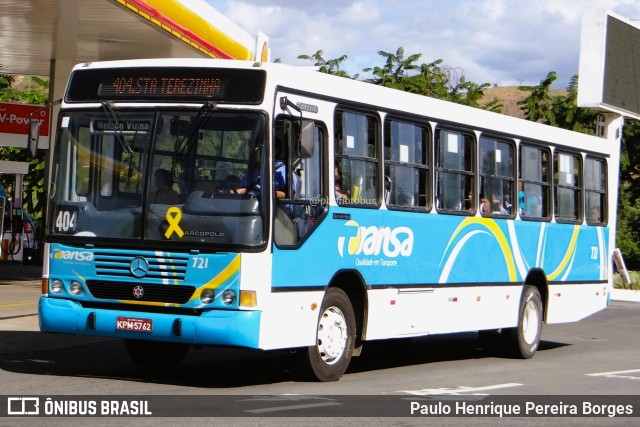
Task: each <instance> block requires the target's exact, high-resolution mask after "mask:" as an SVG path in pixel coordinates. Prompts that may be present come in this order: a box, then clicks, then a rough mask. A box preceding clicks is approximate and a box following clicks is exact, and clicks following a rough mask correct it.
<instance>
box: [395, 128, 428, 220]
mask: <svg viewBox="0 0 640 427" xmlns="http://www.w3.org/2000/svg"><path fill="white" fill-rule="evenodd" d="M428 147H429V133H428V131H427V129H426V128H425V127H423V126H418V125H415V124H411V123H406V122H400V121H396V120H389V121H387V122H386V124H385V147H384V148H385V166H384V174H385V200H386V202H387V204H388V205H389V206H392V207H395V208H426V207H427V204H428V202H429V200H430V199H431V197H430V195H429V194H428V189H429V187H430V186H429V184H428V182H429V175H430V174H429V162H428V158H429V148H428Z"/></svg>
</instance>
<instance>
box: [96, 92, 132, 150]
mask: <svg viewBox="0 0 640 427" xmlns="http://www.w3.org/2000/svg"><path fill="white" fill-rule="evenodd" d="M102 109H103V110H104V112H105V114H106V115H107V118H108V119H109V121H113V123H114V124H115V131H114V134H115V136H116V138H118V142H120V145H121V146H122V149H123V150H124V151H125V152H127V153H129V154H132V153H133V148H131V146H130V145H129V143H128V142H127V141H125V139H124V134H123V133H122V129H121V128H120V123H119V122H118V117H116V112H115V111H114V109H113V104H112V102H111V101H105V102H103V103H102Z"/></svg>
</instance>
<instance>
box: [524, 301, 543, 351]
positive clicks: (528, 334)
mask: <svg viewBox="0 0 640 427" xmlns="http://www.w3.org/2000/svg"><path fill="white" fill-rule="evenodd" d="M539 324H540V321H539V317H538V307H537V306H536V303H535V302H534V301H533V300H529V301H527V305H526V306H525V308H524V315H523V316H522V335H523V337H524V340H525V341H526V342H527V344H533V343H534V342H535V340H536V337H537V336H538V325H539Z"/></svg>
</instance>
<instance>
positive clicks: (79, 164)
mask: <svg viewBox="0 0 640 427" xmlns="http://www.w3.org/2000/svg"><path fill="white" fill-rule="evenodd" d="M58 139H59V141H58V144H57V145H56V150H57V151H56V153H55V154H54V163H53V170H52V186H51V192H50V207H49V215H50V216H51V217H50V220H49V229H48V233H49V236H50V237H51V238H52V240H56V239H59V240H60V241H68V240H69V239H74V240H77V239H81V240H82V239H85V240H86V239H88V240H89V241H91V243H93V242H94V241H95V240H96V239H99V238H107V239H126V240H138V241H143V242H149V243H150V246H157V244H158V242H169V241H170V242H172V244H174V245H175V244H178V245H179V244H180V243H184V244H185V245H188V246H189V247H190V248H192V249H194V248H198V249H202V250H207V249H210V250H211V249H213V248H214V247H215V246H220V245H222V246H224V247H228V246H229V245H234V246H240V247H242V246H246V247H255V246H260V245H263V244H264V236H265V235H266V233H265V230H264V224H265V221H264V212H265V210H264V203H263V201H264V200H266V199H265V198H264V195H263V194H261V191H260V188H262V187H263V186H262V182H261V181H262V178H261V177H263V176H266V174H265V173H263V171H262V168H263V167H264V165H265V162H264V161H263V156H264V154H265V150H263V145H264V141H265V117H264V115H263V114H261V113H258V112H233V113H232V112H220V111H214V109H213V106H211V105H209V104H205V106H204V107H203V108H202V109H200V110H193V111H184V110H180V111H164V110H163V111H150V110H144V111H132V110H130V109H128V110H126V111H121V110H114V109H113V108H111V106H110V105H105V106H104V107H103V108H102V109H101V110H92V111H91V112H87V111H77V112H67V113H65V115H64V116H63V117H62V118H61V126H60V132H59V134H58ZM194 245H195V246H194Z"/></svg>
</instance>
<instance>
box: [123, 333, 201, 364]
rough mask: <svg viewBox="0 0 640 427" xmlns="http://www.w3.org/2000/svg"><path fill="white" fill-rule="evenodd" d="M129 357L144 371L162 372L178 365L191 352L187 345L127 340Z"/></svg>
mask: <svg viewBox="0 0 640 427" xmlns="http://www.w3.org/2000/svg"><path fill="white" fill-rule="evenodd" d="M124 344H125V347H126V348H127V353H128V354H129V357H130V358H131V360H132V361H133V363H135V364H136V365H138V366H140V367H141V368H144V369H149V370H160V369H167V368H173V367H175V366H176V365H178V364H179V363H180V362H182V360H183V359H184V357H185V356H186V355H187V352H188V351H189V346H188V345H186V344H177V343H170V342H157V341H144V340H133V339H125V340H124Z"/></svg>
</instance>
